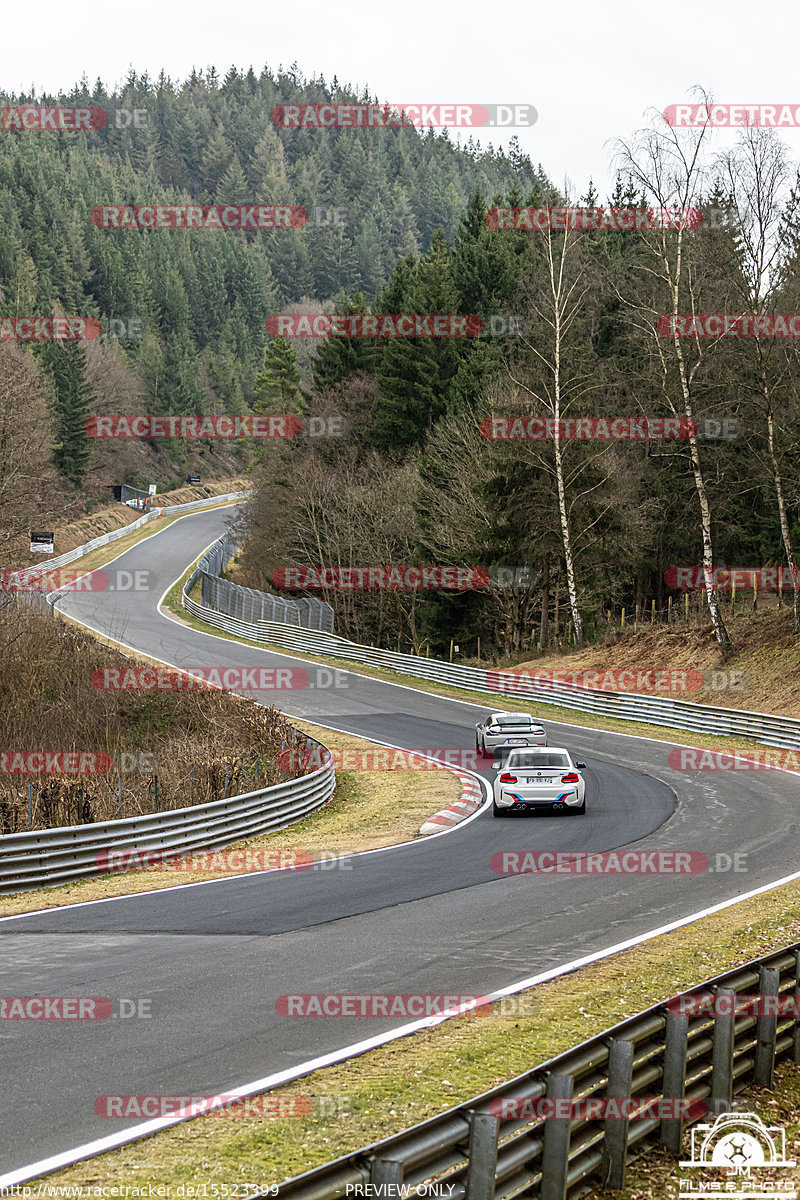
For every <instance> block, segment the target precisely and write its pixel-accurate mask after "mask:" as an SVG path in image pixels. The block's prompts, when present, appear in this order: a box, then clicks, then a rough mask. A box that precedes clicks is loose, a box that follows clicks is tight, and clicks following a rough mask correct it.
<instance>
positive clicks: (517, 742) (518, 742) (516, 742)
mask: <svg viewBox="0 0 800 1200" xmlns="http://www.w3.org/2000/svg"><path fill="white" fill-rule="evenodd" d="M506 745H507V746H524V745H525V739H524V738H507V739H506Z"/></svg>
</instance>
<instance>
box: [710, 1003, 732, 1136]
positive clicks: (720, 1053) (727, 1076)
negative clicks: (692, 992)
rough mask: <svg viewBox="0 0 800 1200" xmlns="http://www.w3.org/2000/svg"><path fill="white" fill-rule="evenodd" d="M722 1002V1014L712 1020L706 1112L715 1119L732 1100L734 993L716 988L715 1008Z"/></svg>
mask: <svg viewBox="0 0 800 1200" xmlns="http://www.w3.org/2000/svg"><path fill="white" fill-rule="evenodd" d="M719 1001H722V1004H721V1008H722V1010H723V1011H721V1012H717V1015H716V1016H715V1017H714V1052H713V1059H712V1067H711V1095H710V1096H709V1099H708V1107H709V1112H711V1113H713V1114H714V1115H715V1116H716V1115H718V1114H719V1113H723V1112H727V1111H728V1110H729V1109H730V1106H731V1101H732V1099H733V1043H734V1023H735V1020H736V1018H735V1016H734V1005H735V1003H736V993H735V992H734V991H733V989H732V988H717V990H716V992H715V993H714V1003H715V1005H716V1004H717V1003H718V1002H719Z"/></svg>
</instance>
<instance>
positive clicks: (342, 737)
mask: <svg viewBox="0 0 800 1200" xmlns="http://www.w3.org/2000/svg"><path fill="white" fill-rule="evenodd" d="M302 729H303V732H304V733H306V734H308V735H309V736H311V737H314V738H317V739H318V740H319V741H322V742H324V743H325V745H326V746H328V747H329V748H330V749H331V750H334V751H336V750H349V749H358V750H365V749H369V748H370V747H371V746H372V743H371V742H367V741H365V740H364V739H363V738H357V737H353V736H352V735H350V734H339V733H333V732H331V731H330V730H328V729H321V728H319V727H318V726H316V725H311V724H309V723H306V722H304V723H303V726H302ZM460 796H461V784H460V782H459V780H458V778H457V776H455V775H453V773H452V772H450V771H436V770H433V771H404V772H403V773H402V783H398V773H397V772H394V771H337V772H336V791H335V793H334V795H333V797H332V798H331V800H329V802H328V803H327V804H326V805H325V807H324V808H322V809H320V810H319V811H318V812H315V813H311V815H310V816H308V817H306V818H305V819H304V820H302V821H300V822H298V823H297V824H296V825H290V826H289V828H288V829H280V830H278V831H277V832H275V833H269V834H263V835H262V836H260V837H255V838H248V839H246V840H243V841H239V842H235V843H233V844H232V846H231V847H230V848H231V849H268V850H281V849H292V850H304V851H307V852H308V853H309V854H313V856H314V857H315V858H318V857H320V856H321V855H323V854H351V853H356V852H358V851H361V850H375V849H377V848H378V847H380V846H392V845H394V844H395V843H396V842H405V841H410V840H411V839H412V838H414V837H416V836H417V834H418V832H419V827H420V825H421V824H422V823H423V821H425V820H426V819H427V817H429V816H431V814H432V813H434V812H436V811H437V810H438V809H440V808H443V807H444V806H445V805H447V804H452V802H453V801H454V800H457V799H459V797H460ZM220 878H223V876H221V875H219V874H216V873H211V872H209V871H166V870H163V869H161V870H156V869H153V870H146V871H130V872H128V873H125V874H120V875H104V876H101V877H100V878H98V879H87V880H84V881H82V882H80V883H67V884H62V885H61V886H60V887H55V888H43V889H41V890H39V891H35V892H22V893H17V894H14V895H10V896H0V917H8V916H13V915H14V914H16V913H26V912H39V911H40V910H43V909H48V908H56V907H58V906H60V905H65V904H82V903H85V902H86V901H89V900H105V899H108V898H109V897H112V896H128V895H131V894H133V893H138V892H150V891H154V890H156V889H160V888H170V887H178V886H180V885H181V884H186V883H198V882H200V881H201V880H205V879H220Z"/></svg>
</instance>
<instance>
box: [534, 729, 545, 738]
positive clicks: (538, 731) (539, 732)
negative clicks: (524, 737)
mask: <svg viewBox="0 0 800 1200" xmlns="http://www.w3.org/2000/svg"><path fill="white" fill-rule="evenodd" d="M533 732H534V734H535V736H536V737H542V736H543V734H544V730H543V729H534V731H533Z"/></svg>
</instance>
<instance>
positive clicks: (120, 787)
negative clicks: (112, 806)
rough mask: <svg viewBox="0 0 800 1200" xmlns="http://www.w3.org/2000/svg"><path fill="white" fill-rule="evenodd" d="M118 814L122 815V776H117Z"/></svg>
mask: <svg viewBox="0 0 800 1200" xmlns="http://www.w3.org/2000/svg"><path fill="white" fill-rule="evenodd" d="M117 816H118V817H121V816H122V776H121V775H118V776H117Z"/></svg>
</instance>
